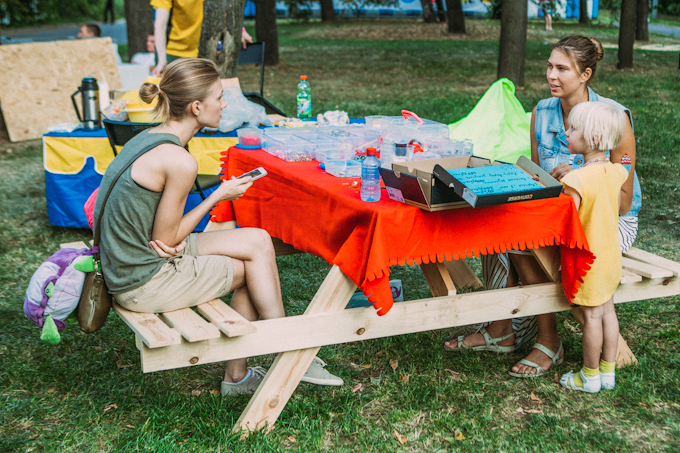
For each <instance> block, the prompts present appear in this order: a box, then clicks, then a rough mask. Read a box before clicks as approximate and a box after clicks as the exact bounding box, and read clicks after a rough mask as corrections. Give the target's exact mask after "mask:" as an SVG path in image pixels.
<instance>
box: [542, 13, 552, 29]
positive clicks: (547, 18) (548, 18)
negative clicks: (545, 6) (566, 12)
mask: <svg viewBox="0 0 680 453" xmlns="http://www.w3.org/2000/svg"><path fill="white" fill-rule="evenodd" d="M543 17H544V19H545V31H552V16H551V15H550V13H545V12H544V13H543Z"/></svg>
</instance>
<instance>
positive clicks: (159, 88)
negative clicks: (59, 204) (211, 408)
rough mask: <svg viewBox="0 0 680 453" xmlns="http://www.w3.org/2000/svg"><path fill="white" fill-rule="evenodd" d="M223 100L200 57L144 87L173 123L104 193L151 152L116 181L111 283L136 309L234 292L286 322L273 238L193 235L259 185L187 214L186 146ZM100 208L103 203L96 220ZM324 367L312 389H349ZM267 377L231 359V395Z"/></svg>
mask: <svg viewBox="0 0 680 453" xmlns="http://www.w3.org/2000/svg"><path fill="white" fill-rule="evenodd" d="M222 94H223V92H222V85H221V82H220V78H219V73H218V72H217V69H216V67H215V65H214V63H212V62H211V61H209V60H204V59H193V58H192V59H188V58H187V59H180V60H177V61H175V62H173V63H171V64H169V65H168V66H167V67H166V68H165V70H164V71H163V77H162V79H161V81H160V83H159V84H158V85H155V84H151V83H145V84H144V85H143V86H142V87H141V89H140V97H141V99H142V100H143V101H144V102H147V103H151V102H152V101H154V100H155V99H156V98H157V100H158V103H157V105H156V107H155V109H154V113H155V114H156V116H157V117H159V118H164V119H165V122H164V123H162V124H160V125H159V126H156V127H154V128H152V129H149V130H147V131H144V132H142V133H140V134H138V135H137V136H136V137H134V138H133V139H131V140H130V141H129V142H128V143H127V144H126V145H125V147H124V148H123V150H121V152H120V153H119V154H118V156H117V157H116V158H115V159H114V160H113V162H112V163H111V165H110V166H109V168H108V169H107V172H106V174H105V175H104V178H103V179H102V184H101V186H100V193H105V192H106V190H107V189H108V187H109V186H110V185H111V182H112V179H113V177H114V176H115V175H116V174H117V173H118V171H119V170H120V169H121V168H123V166H124V165H125V164H126V163H129V162H130V160H131V159H134V156H136V155H137V154H138V153H139V152H140V151H142V150H143V149H145V148H151V149H150V150H149V151H147V152H146V153H144V154H142V155H141V156H140V157H138V158H137V159H136V160H135V161H134V163H133V164H132V166H131V167H130V168H129V169H128V170H127V171H126V172H125V173H124V174H123V175H122V176H121V178H120V179H119V180H118V182H117V183H116V184H115V186H114V188H113V190H112V191H111V194H110V195H109V198H108V201H107V204H106V210H105V211H104V215H103V217H102V221H101V243H100V248H101V250H102V251H101V258H102V266H103V269H104V276H105V277H104V278H105V279H106V283H107V285H108V288H109V291H110V292H111V294H112V295H113V296H114V298H115V300H116V302H117V303H119V304H120V305H121V306H123V307H125V308H126V309H128V310H132V311H137V312H146V313H155V312H165V311H172V310H178V309H181V308H186V307H191V306H194V305H198V304H201V303H204V302H208V301H210V300H212V299H215V298H219V297H222V296H224V295H226V294H227V293H229V292H230V291H234V294H233V296H232V299H231V307H232V308H233V309H234V310H236V311H237V312H238V313H240V314H241V315H242V316H244V317H245V318H246V319H248V320H249V321H256V320H258V319H260V318H261V319H273V318H279V317H283V316H285V313H284V309H283V303H282V300H281V286H280V282H279V274H278V269H277V266H276V255H275V253H274V247H273V245H272V241H271V238H270V236H269V234H268V233H267V232H266V231H264V230H261V229H258V228H238V229H235V230H221V231H212V232H206V233H192V231H193V230H194V228H195V227H196V225H198V223H199V222H200V220H201V219H202V218H203V217H204V216H205V215H206V214H207V213H208V212H209V211H210V209H212V207H213V206H214V205H215V204H217V203H218V202H220V201H223V200H236V199H238V198H240V197H241V196H243V194H244V193H245V192H246V191H247V190H248V189H249V188H250V186H251V185H252V184H253V183H252V181H251V178H249V177H247V178H242V179H236V178H234V177H232V179H231V180H228V181H224V182H222V184H221V185H220V186H219V187H217V189H216V190H215V191H214V192H212V193H211V194H210V195H209V196H208V197H207V198H206V199H205V200H204V201H203V202H201V204H199V205H198V206H196V207H195V208H194V209H192V210H191V211H189V212H187V213H186V214H184V207H185V204H186V201H187V197H188V195H189V192H190V190H191V188H192V186H193V184H194V180H195V178H196V175H197V172H198V164H197V163H196V160H195V159H194V158H193V157H192V156H191V155H190V154H189V153H188V152H187V150H186V149H185V148H184V146H186V144H187V143H188V142H189V140H190V139H191V138H192V137H193V136H194V135H195V134H196V133H197V132H198V131H199V130H200V129H201V128H203V127H217V126H218V125H219V122H220V118H221V116H222V109H223V108H225V107H226V102H225V101H224V99H223V97H222ZM97 201H98V202H100V201H101V200H97ZM100 209H101V206H100V205H99V204H98V203H95V219H96V218H97V215H98V212H99V210H100ZM323 365H324V364H323V362H322V361H320V360H318V359H316V360H315V361H314V362H312V366H310V369H309V370H308V372H307V374H306V375H305V376H307V375H310V374H311V375H312V378H310V380H307V382H310V381H313V382H314V383H317V384H321V385H340V384H342V379H340V378H337V377H336V376H333V375H331V374H330V373H328V371H326V370H325V369H323ZM264 375H265V370H263V369H262V368H260V367H253V368H249V367H247V359H239V360H231V361H229V362H227V366H226V372H225V377H224V381H223V382H222V394H223V395H234V394H240V393H250V392H253V391H254V390H255V389H256V388H257V386H258V385H259V383H260V382H261V380H262V379H263V377H264ZM305 380H306V379H305V378H303V381H305Z"/></svg>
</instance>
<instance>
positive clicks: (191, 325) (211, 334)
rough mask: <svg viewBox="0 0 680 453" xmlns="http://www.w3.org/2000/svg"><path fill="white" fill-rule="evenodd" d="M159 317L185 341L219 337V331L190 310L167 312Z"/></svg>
mask: <svg viewBox="0 0 680 453" xmlns="http://www.w3.org/2000/svg"><path fill="white" fill-rule="evenodd" d="M159 315H160V317H161V318H162V319H163V321H165V323H166V324H167V325H169V326H170V327H172V328H173V329H175V330H176V331H178V332H179V333H180V335H182V336H183V337H184V339H185V340H187V341H191V342H193V341H203V340H208V339H210V338H219V337H220V331H219V329H218V328H217V327H215V326H214V325H213V324H210V323H209V322H207V321H206V320H205V319H203V318H201V317H200V316H198V315H197V314H196V312H194V311H193V310H192V309H191V308H183V309H181V310H175V311H168V312H166V313H160V314H159Z"/></svg>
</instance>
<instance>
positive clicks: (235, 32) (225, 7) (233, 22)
mask: <svg viewBox="0 0 680 453" xmlns="http://www.w3.org/2000/svg"><path fill="white" fill-rule="evenodd" d="M245 6H246V0H205V2H204V3H203V27H202V29H201V41H200V43H199V44H198V56H199V57H200V58H207V59H209V60H212V61H214V62H215V64H216V65H217V69H218V70H219V72H220V77H222V78H229V77H236V68H237V66H238V54H239V52H240V50H241V29H242V28H243V10H244V9H245ZM220 41H222V51H221V52H219V53H218V52H217V44H218V42H220Z"/></svg>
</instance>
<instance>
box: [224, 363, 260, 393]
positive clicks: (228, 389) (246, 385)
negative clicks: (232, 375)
mask: <svg viewBox="0 0 680 453" xmlns="http://www.w3.org/2000/svg"><path fill="white" fill-rule="evenodd" d="M248 371H249V373H250V375H249V376H248V377H247V378H246V379H245V380H243V382H239V383H238V384H230V383H227V382H224V381H223V382H222V386H221V391H220V393H222V396H236V395H250V394H252V393H255V390H257V387H259V385H260V383H261V382H262V379H264V377H265V375H266V374H267V370H265V369H264V368H262V367H261V366H254V367H252V368H251V367H248Z"/></svg>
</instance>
